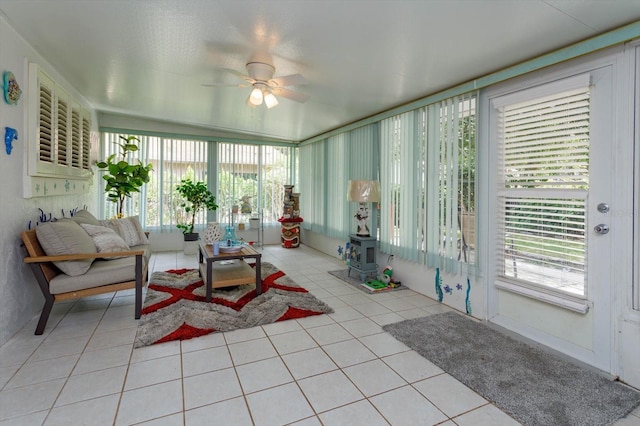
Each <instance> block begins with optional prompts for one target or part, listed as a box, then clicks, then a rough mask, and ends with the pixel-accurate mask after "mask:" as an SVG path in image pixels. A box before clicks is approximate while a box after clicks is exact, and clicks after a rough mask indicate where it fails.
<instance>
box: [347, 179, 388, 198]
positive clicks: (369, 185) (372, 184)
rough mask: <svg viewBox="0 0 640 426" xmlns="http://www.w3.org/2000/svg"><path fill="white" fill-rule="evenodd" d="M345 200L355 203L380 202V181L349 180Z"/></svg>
mask: <svg viewBox="0 0 640 426" xmlns="http://www.w3.org/2000/svg"><path fill="white" fill-rule="evenodd" d="M347 200H349V201H355V202H357V203H377V202H380V182H378V181H377V180H350V181H349V186H348V188H347Z"/></svg>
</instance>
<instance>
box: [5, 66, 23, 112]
mask: <svg viewBox="0 0 640 426" xmlns="http://www.w3.org/2000/svg"><path fill="white" fill-rule="evenodd" d="M2 84H3V87H4V101H5V102H6V103H8V104H9V105H17V104H18V100H20V96H21V95H22V90H20V85H18V81H17V80H16V76H15V75H13V73H12V72H11V71H5V72H4V74H3V75H2Z"/></svg>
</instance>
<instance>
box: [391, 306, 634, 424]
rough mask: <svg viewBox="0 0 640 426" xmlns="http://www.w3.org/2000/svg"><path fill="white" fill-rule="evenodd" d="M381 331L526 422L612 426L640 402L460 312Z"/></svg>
mask: <svg viewBox="0 0 640 426" xmlns="http://www.w3.org/2000/svg"><path fill="white" fill-rule="evenodd" d="M383 329H384V330H385V331H387V332H389V333H390V334H391V335H392V336H394V337H395V338H396V339H398V340H399V341H401V342H402V343H404V344H405V345H407V346H409V347H410V348H412V349H413V350H415V351H416V352H418V353H419V354H420V355H422V356H423V357H425V358H427V359H428V360H430V361H431V362H433V363H434V364H436V365H437V366H438V367H440V368H441V369H443V370H444V371H446V372H447V373H449V374H450V375H452V376H453V377H455V378H456V379H458V380H459V381H460V382H462V383H464V384H465V385H467V386H468V387H469V388H471V389H473V390H474V391H475V392H477V393H478V394H480V395H481V396H483V397H484V398H485V399H487V400H488V401H491V402H493V403H494V404H495V405H496V406H497V407H498V408H500V409H501V410H503V411H505V412H506V413H508V414H509V415H511V416H512V417H513V418H514V419H516V420H517V421H519V422H520V423H522V424H523V425H527V426H534V425H536V426H537V425H553V426H556V425H571V426H573V425H579V426H589V425H594V426H595V425H597V426H601V425H610V424H613V423H614V422H615V421H616V420H618V419H620V418H622V417H625V416H626V415H627V414H629V413H630V412H631V411H632V410H633V409H634V408H635V407H637V406H638V404H640V393H639V392H637V391H636V390H634V389H632V388H629V387H628V386H625V385H624V384H622V383H619V382H615V381H612V380H611V379H609V378H607V377H605V376H604V375H602V374H599V373H597V372H595V371H594V370H592V369H590V368H588V367H584V366H580V365H577V364H575V363H573V362H571V361H568V360H566V359H565V358H562V357H560V356H558V355H555V354H552V353H550V352H549V351H545V350H542V349H540V348H537V347H535V346H531V345H528V344H526V343H523V342H521V341H519V340H516V339H514V338H512V337H509V336H507V335H506V334H504V333H502V332H500V331H498V330H495V329H493V328H491V327H489V326H487V325H486V324H482V323H480V322H478V321H475V320H473V319H470V318H467V317H465V316H464V315H461V314H459V313H456V312H447V313H442V314H435V315H431V316H427V317H422V318H416V319H410V320H406V321H401V322H398V323H394V324H388V325H385V326H384V327H383ZM451 397H452V398H455V395H452V396H451Z"/></svg>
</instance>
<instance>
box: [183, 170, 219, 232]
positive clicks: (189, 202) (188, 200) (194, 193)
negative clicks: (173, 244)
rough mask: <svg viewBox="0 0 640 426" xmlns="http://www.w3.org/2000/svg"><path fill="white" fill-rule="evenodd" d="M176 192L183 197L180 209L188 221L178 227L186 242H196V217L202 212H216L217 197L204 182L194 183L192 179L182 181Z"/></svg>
mask: <svg viewBox="0 0 640 426" xmlns="http://www.w3.org/2000/svg"><path fill="white" fill-rule="evenodd" d="M176 192H177V193H178V194H180V196H181V197H182V203H181V204H180V207H182V208H183V209H184V212H185V213H186V215H187V221H186V222H182V223H178V224H177V225H176V226H177V227H178V229H180V230H181V231H182V233H183V234H184V240H185V241H196V240H197V239H198V233H197V232H194V227H195V223H196V215H197V214H198V213H200V212H201V211H203V210H205V209H207V210H216V209H217V208H218V205H217V204H216V197H215V195H213V194H212V193H211V191H209V188H207V185H205V184H204V182H194V181H192V180H191V179H182V180H181V181H180V185H178V186H176Z"/></svg>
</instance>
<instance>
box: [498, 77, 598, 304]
mask: <svg viewBox="0 0 640 426" xmlns="http://www.w3.org/2000/svg"><path fill="white" fill-rule="evenodd" d="M589 95H590V93H589V87H588V86H585V87H581V88H576V89H572V90H569V91H563V92H559V93H551V94H549V93H545V94H544V95H540V96H538V97H535V98H532V99H528V100H520V101H518V102H517V103H512V104H507V105H503V106H501V107H500V108H499V109H498V113H499V126H500V132H499V135H500V136H499V137H500V141H499V146H500V160H499V164H500V170H499V188H498V205H499V211H498V213H499V224H498V240H497V241H498V244H499V246H498V253H499V255H498V265H497V268H498V271H497V272H498V276H499V277H500V278H502V279H506V280H508V281H511V282H514V283H516V284H518V283H520V284H523V285H528V286H540V287H544V288H546V289H548V290H553V291H559V292H564V293H569V294H571V295H573V296H578V297H586V290H585V282H586V276H585V272H586V266H585V264H586V245H585V215H586V199H587V193H588V190H589V143H590V136H589V126H590V123H589V118H590V117H589V113H590V104H589Z"/></svg>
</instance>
